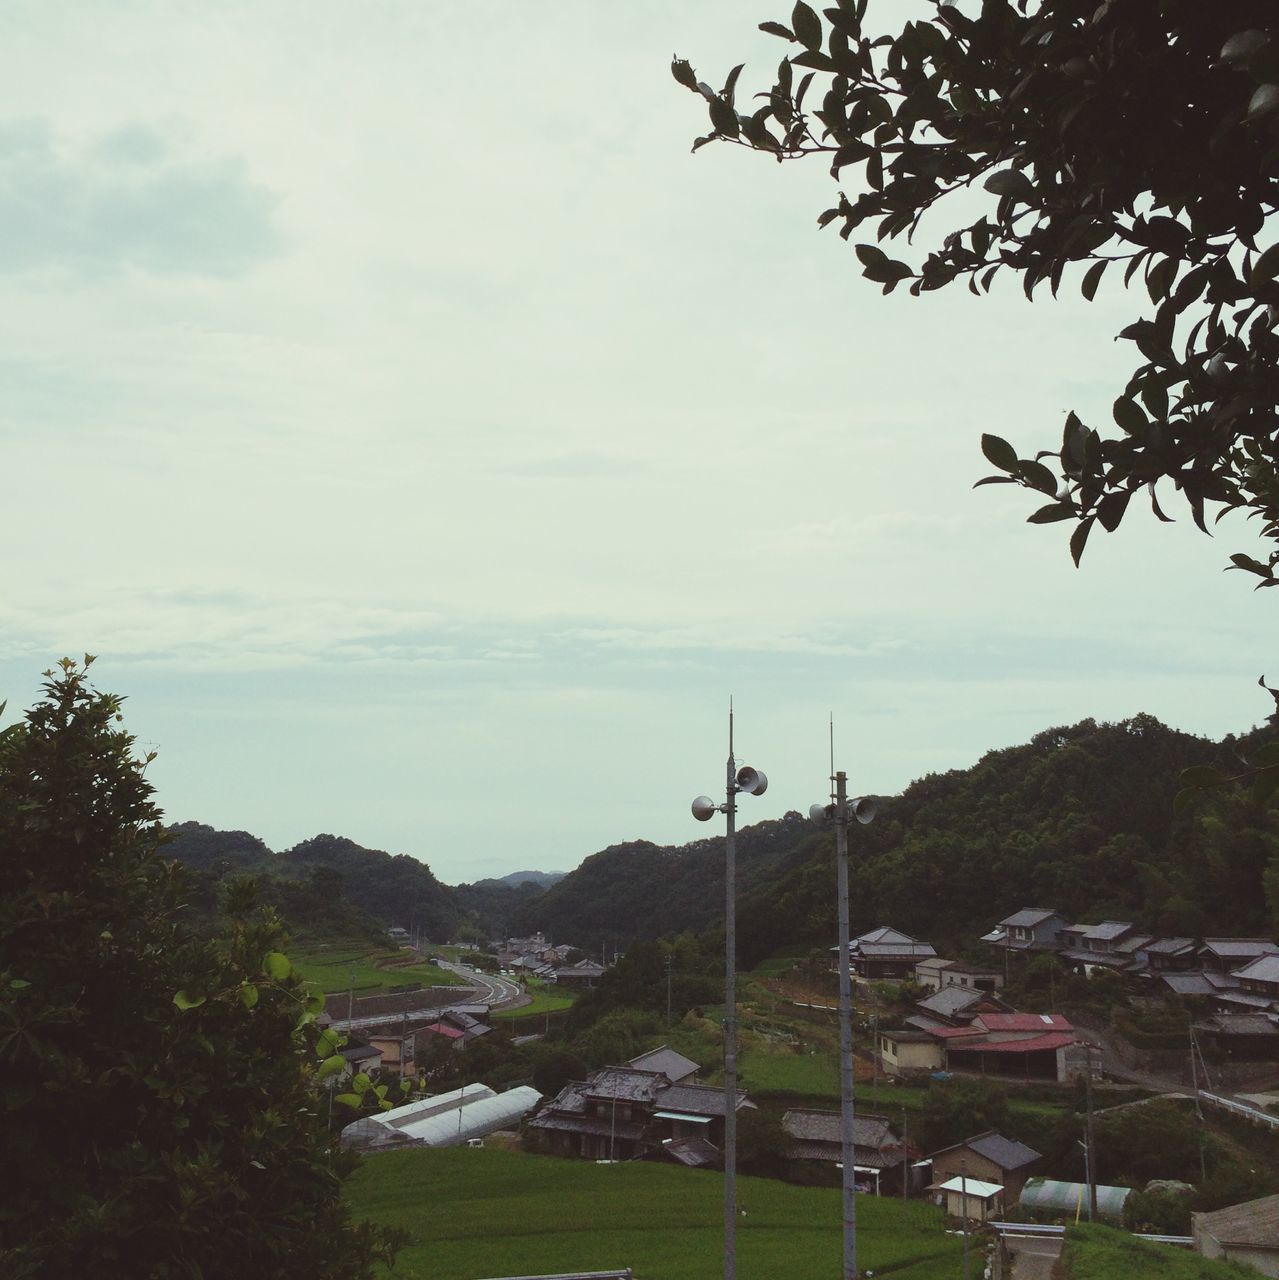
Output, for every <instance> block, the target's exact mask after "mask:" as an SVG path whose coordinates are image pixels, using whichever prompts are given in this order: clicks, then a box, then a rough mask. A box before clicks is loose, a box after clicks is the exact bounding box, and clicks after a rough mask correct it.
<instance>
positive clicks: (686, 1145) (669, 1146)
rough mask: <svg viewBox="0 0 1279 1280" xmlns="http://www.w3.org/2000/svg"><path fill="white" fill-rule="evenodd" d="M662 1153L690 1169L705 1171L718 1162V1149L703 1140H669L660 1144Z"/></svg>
mask: <svg viewBox="0 0 1279 1280" xmlns="http://www.w3.org/2000/svg"><path fill="white" fill-rule="evenodd" d="M662 1151H663V1152H664V1154H666V1155H668V1156H670V1158H671V1159H672V1160H678V1161H679V1163H680V1164H684V1165H688V1167H689V1168H690V1169H705V1168H707V1167H708V1166H713V1165H717V1164H719V1162H720V1155H719V1149H718V1148H717V1147H714V1146H712V1145H711V1144H710V1143H709V1142H707V1141H706V1139H705V1138H670V1139H668V1140H667V1141H666V1142H663V1143H662Z"/></svg>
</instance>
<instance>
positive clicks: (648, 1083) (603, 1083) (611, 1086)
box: [581, 1067, 670, 1102]
mask: <svg viewBox="0 0 1279 1280" xmlns="http://www.w3.org/2000/svg"><path fill="white" fill-rule="evenodd" d="M669 1083H670V1082H669V1081H668V1080H667V1079H666V1077H665V1076H663V1075H660V1074H657V1073H654V1072H652V1071H636V1070H634V1069H633V1068H631V1067H603V1068H602V1069H601V1070H599V1071H597V1072H596V1073H595V1074H594V1075H593V1076H591V1078H590V1079H589V1080H587V1081H586V1082H585V1083H584V1084H583V1085H581V1090H582V1092H583V1093H584V1094H585V1095H586V1097H588V1098H602V1099H605V1100H608V1099H614V1100H616V1101H618V1102H652V1101H653V1099H654V1097H655V1096H656V1095H657V1092H658V1090H659V1089H660V1088H661V1087H662V1086H663V1085H665V1084H669Z"/></svg>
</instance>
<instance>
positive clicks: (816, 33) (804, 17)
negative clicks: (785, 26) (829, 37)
mask: <svg viewBox="0 0 1279 1280" xmlns="http://www.w3.org/2000/svg"><path fill="white" fill-rule="evenodd" d="M791 27H792V28H793V30H794V32H795V37H796V39H798V40H799V42H800V44H802V45H804V46H805V47H806V48H808V49H814V50H815V49H820V48H821V47H822V20H821V19H820V18H819V17H818V16H817V14H816V13H815V12H814V11H813V9H812V8H810V7H809V6H808V5H806V4H805V3H804V0H798V3H797V4H796V5H795V8H794V11H793V12H792V13H791Z"/></svg>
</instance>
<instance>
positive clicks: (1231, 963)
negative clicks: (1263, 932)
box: [1199, 938, 1279, 973]
mask: <svg viewBox="0 0 1279 1280" xmlns="http://www.w3.org/2000/svg"><path fill="white" fill-rule="evenodd" d="M1277 952H1279V945H1276V944H1275V943H1273V942H1271V941H1270V939H1269V938H1205V939H1204V944H1203V946H1202V947H1201V948H1200V950H1199V960H1200V963H1201V964H1202V965H1203V967H1204V969H1205V970H1209V969H1211V970H1214V971H1216V972H1217V973H1233V972H1234V971H1235V970H1236V969H1240V968H1242V967H1243V966H1244V965H1246V964H1249V963H1250V962H1251V961H1253V960H1256V959H1257V957H1258V956H1265V955H1274V954H1275V953H1277Z"/></svg>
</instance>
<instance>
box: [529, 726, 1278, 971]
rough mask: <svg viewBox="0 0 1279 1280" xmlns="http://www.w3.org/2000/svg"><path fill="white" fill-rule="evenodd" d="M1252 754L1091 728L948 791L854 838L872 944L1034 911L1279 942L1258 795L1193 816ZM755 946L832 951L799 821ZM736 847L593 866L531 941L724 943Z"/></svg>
mask: <svg viewBox="0 0 1279 1280" xmlns="http://www.w3.org/2000/svg"><path fill="white" fill-rule="evenodd" d="M1238 745H1239V743H1238V741H1236V740H1235V739H1231V738H1227V739H1226V740H1224V741H1223V742H1220V743H1214V742H1210V741H1208V740H1206V739H1203V738H1197V737H1194V736H1192V735H1190V734H1185V733H1180V732H1178V731H1177V730H1174V729H1169V728H1168V727H1166V726H1165V725H1163V724H1160V723H1159V721H1157V720H1155V719H1153V718H1152V717H1150V716H1137V717H1135V718H1133V719H1131V720H1126V721H1123V722H1121V723H1118V724H1100V725H1099V724H1097V723H1095V722H1094V721H1092V720H1084V721H1082V722H1081V723H1079V724H1076V725H1072V726H1069V727H1064V728H1056V729H1048V730H1045V731H1044V732H1043V733H1040V734H1037V735H1036V736H1035V737H1034V738H1033V739H1032V740H1031V741H1030V742H1029V743H1026V744H1025V745H1022V746H1017V747H1010V748H1006V749H1003V750H999V751H992V752H990V753H989V754H987V755H985V756H983V757H982V758H981V759H980V760H979V761H978V762H977V763H976V764H975V765H973V766H972V767H971V768H968V769H957V770H952V771H950V772H948V773H944V774H932V775H929V776H928V777H925V778H922V779H920V780H919V781H917V782H914V783H912V784H911V785H910V786H909V787H907V788H906V790H905V791H904V792H903V793H902V794H901V795H900V796H893V797H888V798H884V799H881V800H880V809H879V815H878V817H877V818H876V820H875V821H874V822H873V823H872V824H871V825H870V826H866V827H859V828H857V830H856V832H855V834H854V837H853V847H852V858H853V892H852V898H851V911H852V924H853V928H854V930H855V931H861V930H865V929H869V928H873V927H874V926H876V925H879V924H884V923H892V924H893V925H895V926H896V927H898V928H901V929H905V930H907V931H908V932H911V933H915V934H917V935H919V936H922V937H924V938H927V939H928V940H930V941H933V942H935V943H952V942H953V943H957V944H960V945H962V944H964V943H968V944H970V945H971V944H972V942H973V941H974V940H975V938H976V937H977V936H978V935H979V934H981V933H983V932H985V931H986V930H987V929H988V928H990V926H991V925H992V924H993V923H994V922H995V921H997V920H999V919H1000V918H1001V917H1002V916H1004V915H1007V914H1009V913H1010V912H1012V911H1014V910H1016V909H1017V908H1018V907H1020V906H1023V905H1036V906H1051V907H1056V908H1057V909H1059V910H1061V911H1062V912H1064V913H1065V914H1066V915H1068V916H1071V917H1073V918H1075V919H1080V920H1088V919H1093V920H1098V919H1102V918H1105V917H1113V918H1119V919H1132V920H1135V921H1138V922H1139V923H1141V924H1143V925H1145V926H1146V927H1148V928H1150V929H1151V930H1153V931H1156V932H1160V933H1168V934H1198V935H1202V934H1204V933H1208V934H1212V933H1214V932H1218V933H1223V934H1270V933H1272V932H1274V931H1275V929H1276V927H1277V925H1279V821H1277V820H1276V818H1275V816H1274V814H1273V813H1272V812H1270V811H1268V810H1264V809H1259V808H1257V807H1256V806H1254V805H1253V803H1252V801H1251V800H1250V799H1249V798H1248V797H1247V796H1246V795H1244V794H1242V793H1218V794H1214V795H1211V796H1206V797H1204V798H1202V799H1200V800H1198V801H1196V802H1195V804H1193V805H1192V806H1191V807H1190V808H1189V809H1188V810H1187V811H1186V812H1185V813H1183V814H1182V815H1180V816H1174V814H1173V804H1172V802H1173V797H1174V795H1175V794H1176V792H1177V790H1178V788H1179V781H1178V779H1179V775H1180V773H1181V771H1182V770H1183V769H1185V768H1187V767H1189V766H1191V765H1195V764H1215V765H1217V766H1219V767H1221V768H1223V769H1226V770H1227V771H1229V770H1230V769H1231V768H1232V765H1233V763H1234V762H1235V760H1236V751H1237V748H1238ZM738 856H739V863H740V866H741V872H740V886H739V887H740V897H739V909H738V910H739V917H738V938H739V941H740V944H741V947H742V958H743V960H744V961H745V962H746V963H748V964H749V963H753V962H754V961H755V960H758V959H760V958H762V957H764V956H767V955H771V954H774V953H776V952H777V951H780V950H782V949H784V948H787V947H795V946H820V945H824V944H825V943H826V942H827V941H828V940H829V938H830V934H831V922H832V916H833V906H832V903H833V901H834V895H835V865H834V863H835V858H834V835H833V832H831V831H829V830H827V831H818V830H817V829H815V828H814V827H812V826H811V825H810V824H809V823H808V822H807V821H806V820H804V819H801V818H800V816H799V815H798V814H788V815H787V816H786V817H785V818H783V819H781V820H780V821H777V822H772V823H759V824H757V825H756V826H752V827H747V828H745V829H744V830H743V831H742V832H741V833H740V835H739V838H738ZM722 885H723V841H722V839H720V840H703V841H699V842H697V843H695V844H689V845H685V846H683V847H682V848H679V849H671V848H661V847H658V846H656V845H651V844H647V843H644V842H637V843H634V844H627V845H617V846H614V847H613V848H610V849H606V850H604V851H603V852H602V853H598V854H596V855H594V856H593V857H591V858H588V859H587V860H586V861H585V862H584V863H583V864H582V865H581V866H580V867H579V868H578V869H577V870H576V871H574V872H571V873H570V874H569V875H568V876H566V877H565V878H564V879H563V880H561V881H560V882H559V883H558V884H557V885H555V886H554V888H552V889H551V890H549V891H548V892H547V893H545V894H544V895H542V896H541V897H539V898H537V899H535V900H533V901H531V902H530V903H529V904H528V905H527V906H526V907H524V908H522V909H521V911H520V912H519V913H518V915H517V917H516V918H517V920H518V922H519V924H520V926H521V927H522V928H527V929H533V928H540V929H543V930H548V931H551V932H553V933H554V935H555V936H556V937H561V936H562V937H569V938H579V939H582V940H584V941H586V942H589V943H592V944H593V943H596V942H598V941H600V940H602V939H605V938H607V939H608V940H610V941H612V940H617V941H627V940H633V939H636V938H651V937H658V936H661V935H663V934H667V935H669V934H675V933H679V932H682V931H685V930H690V929H700V928H706V927H713V926H714V925H715V924H716V923H717V922H718V921H719V920H721V919H722V908H721V905H720V904H721V895H722Z"/></svg>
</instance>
